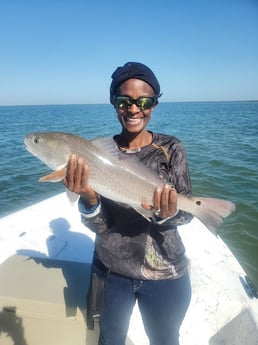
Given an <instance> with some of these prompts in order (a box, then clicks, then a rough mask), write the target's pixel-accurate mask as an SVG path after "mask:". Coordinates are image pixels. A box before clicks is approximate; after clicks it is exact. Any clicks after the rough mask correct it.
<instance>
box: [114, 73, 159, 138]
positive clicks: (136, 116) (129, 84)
mask: <svg viewBox="0 0 258 345" xmlns="http://www.w3.org/2000/svg"><path fill="white" fill-rule="evenodd" d="M117 96H129V97H131V98H132V99H133V100H136V99H138V98H139V97H154V91H153V89H152V87H151V86H150V85H149V84H147V83H146V82H144V81H142V80H140V79H128V80H127V81H125V82H124V83H123V84H122V85H121V86H120V88H119V90H118V93H117ZM115 108H116V112H117V115H118V119H119V121H120V123H121V125H122V127H123V130H125V131H127V132H129V133H134V134H137V133H140V132H142V130H143V129H145V128H146V126H147V124H148V122H149V120H150V117H151V113H152V111H153V109H154V108H155V103H154V104H153V106H152V107H151V108H150V109H145V110H144V109H143V108H140V107H139V106H137V105H136V104H134V103H133V104H131V105H130V106H128V107H119V106H118V105H117V104H115Z"/></svg>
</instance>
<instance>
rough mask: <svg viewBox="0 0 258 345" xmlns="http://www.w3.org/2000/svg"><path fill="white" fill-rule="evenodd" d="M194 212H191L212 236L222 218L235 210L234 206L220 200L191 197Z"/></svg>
mask: <svg viewBox="0 0 258 345" xmlns="http://www.w3.org/2000/svg"><path fill="white" fill-rule="evenodd" d="M191 199H192V201H194V210H193V211H192V212H191V213H192V214H193V215H194V216H196V217H197V218H198V219H199V220H200V221H201V222H202V223H203V224H204V225H205V226H206V227H207V228H208V229H209V230H210V231H211V232H212V233H213V234H214V235H217V233H216V230H217V228H218V227H219V226H220V225H221V224H222V222H223V220H224V218H226V217H228V216H229V215H230V214H231V213H232V212H233V211H234V210H235V208H236V206H235V204H234V203H232V202H230V201H228V200H222V199H216V198H203V197H200V198H198V197H192V198H191Z"/></svg>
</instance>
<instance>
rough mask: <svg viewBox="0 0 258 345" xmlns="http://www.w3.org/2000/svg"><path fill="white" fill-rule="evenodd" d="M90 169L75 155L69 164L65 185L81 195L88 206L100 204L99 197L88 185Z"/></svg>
mask: <svg viewBox="0 0 258 345" xmlns="http://www.w3.org/2000/svg"><path fill="white" fill-rule="evenodd" d="M88 178H89V167H88V165H87V164H86V163H85V162H84V160H83V159H82V158H78V157H77V156H76V155H75V154H73V155H72V156H71V157H70V159H69V161H68V164H67V170H66V177H65V178H64V185H65V187H66V188H67V189H69V190H70V191H72V192H74V193H77V194H79V195H80V196H81V197H82V198H83V200H84V202H85V203H86V205H87V206H89V207H91V206H94V205H96V204H97V203H98V195H97V193H96V192H95V191H94V189H92V188H91V186H90V185H89V183H88Z"/></svg>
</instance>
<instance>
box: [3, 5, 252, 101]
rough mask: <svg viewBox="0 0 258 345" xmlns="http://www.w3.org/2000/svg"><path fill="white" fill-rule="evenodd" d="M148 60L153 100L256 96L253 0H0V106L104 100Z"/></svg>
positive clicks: (193, 99)
mask: <svg viewBox="0 0 258 345" xmlns="http://www.w3.org/2000/svg"><path fill="white" fill-rule="evenodd" d="M127 61H139V62H143V63H145V64H147V65H148V66H150V67H151V68H152V69H153V71H154V72H155V74H156V75H157V77H158V79H159V81H160V84H161V89H162V92H163V96H162V98H161V101H209V100H210V101H212V100H254V99H256V100H257V99H258V0H216V1H215V0H213V1H212V0H159V1H152V0H146V1H145V0H142V1H140V0H129V1H121V0H113V1H112V0H102V1H101V0H0V105H19V104H75V103H80V104H81V103H107V102H108V92H109V85H110V81H111V78H110V76H111V74H112V72H113V70H114V69H115V68H116V67H117V66H120V65H123V64H124V63H125V62H127Z"/></svg>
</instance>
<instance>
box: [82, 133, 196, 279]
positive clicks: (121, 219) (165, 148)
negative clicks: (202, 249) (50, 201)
mask: <svg viewBox="0 0 258 345" xmlns="http://www.w3.org/2000/svg"><path fill="white" fill-rule="evenodd" d="M124 154H129V153H128V152H125V153H124ZM130 154H135V155H137V156H138V157H139V160H141V161H142V163H143V164H145V165H146V166H147V167H149V168H150V169H152V170H154V171H155V172H157V173H158V174H159V176H161V177H162V178H163V180H164V181H166V182H167V183H170V184H172V185H173V186H174V187H175V188H176V190H177V192H178V193H181V194H183V195H186V196H191V181H190V174H189V169H188V164H187V159H186V153H185V150H184V147H183V145H182V143H181V142H180V141H179V140H178V139H177V138H176V137H173V136H169V135H165V134H157V133H153V141H152V144H150V145H147V146H145V147H142V148H141V149H140V150H137V152H135V153H132V152H130ZM79 210H80V212H81V214H82V222H83V223H84V224H85V225H86V226H87V227H88V228H89V229H90V230H92V231H94V232H95V233H96V239H95V259H96V260H99V261H101V263H102V264H104V266H105V267H106V268H107V270H110V271H112V272H116V273H119V274H122V275H125V276H128V277H131V278H133V279H149V280H158V279H176V278H179V277H181V276H182V275H184V274H185V272H186V270H187V265H188V261H187V258H186V256H185V248H184V245H183V243H182V240H181V238H180V235H179V233H178V229H177V226H178V225H181V224H185V223H187V222H189V221H190V220H191V219H192V215H190V214H188V213H186V212H183V211H179V212H178V213H177V215H176V216H175V217H172V218H169V219H166V220H165V221H163V222H161V223H159V222H158V221H155V219H154V220H151V221H149V220H147V219H145V218H144V217H142V216H141V215H140V214H139V213H137V212H136V211H135V210H134V209H133V208H131V207H129V206H128V207H126V206H125V205H121V204H119V203H116V202H114V201H112V200H109V199H106V198H104V197H102V196H100V202H99V204H98V205H96V207H95V208H94V210H91V211H90V213H89V210H87V209H86V207H85V205H84V203H83V200H82V199H80V201H79Z"/></svg>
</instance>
